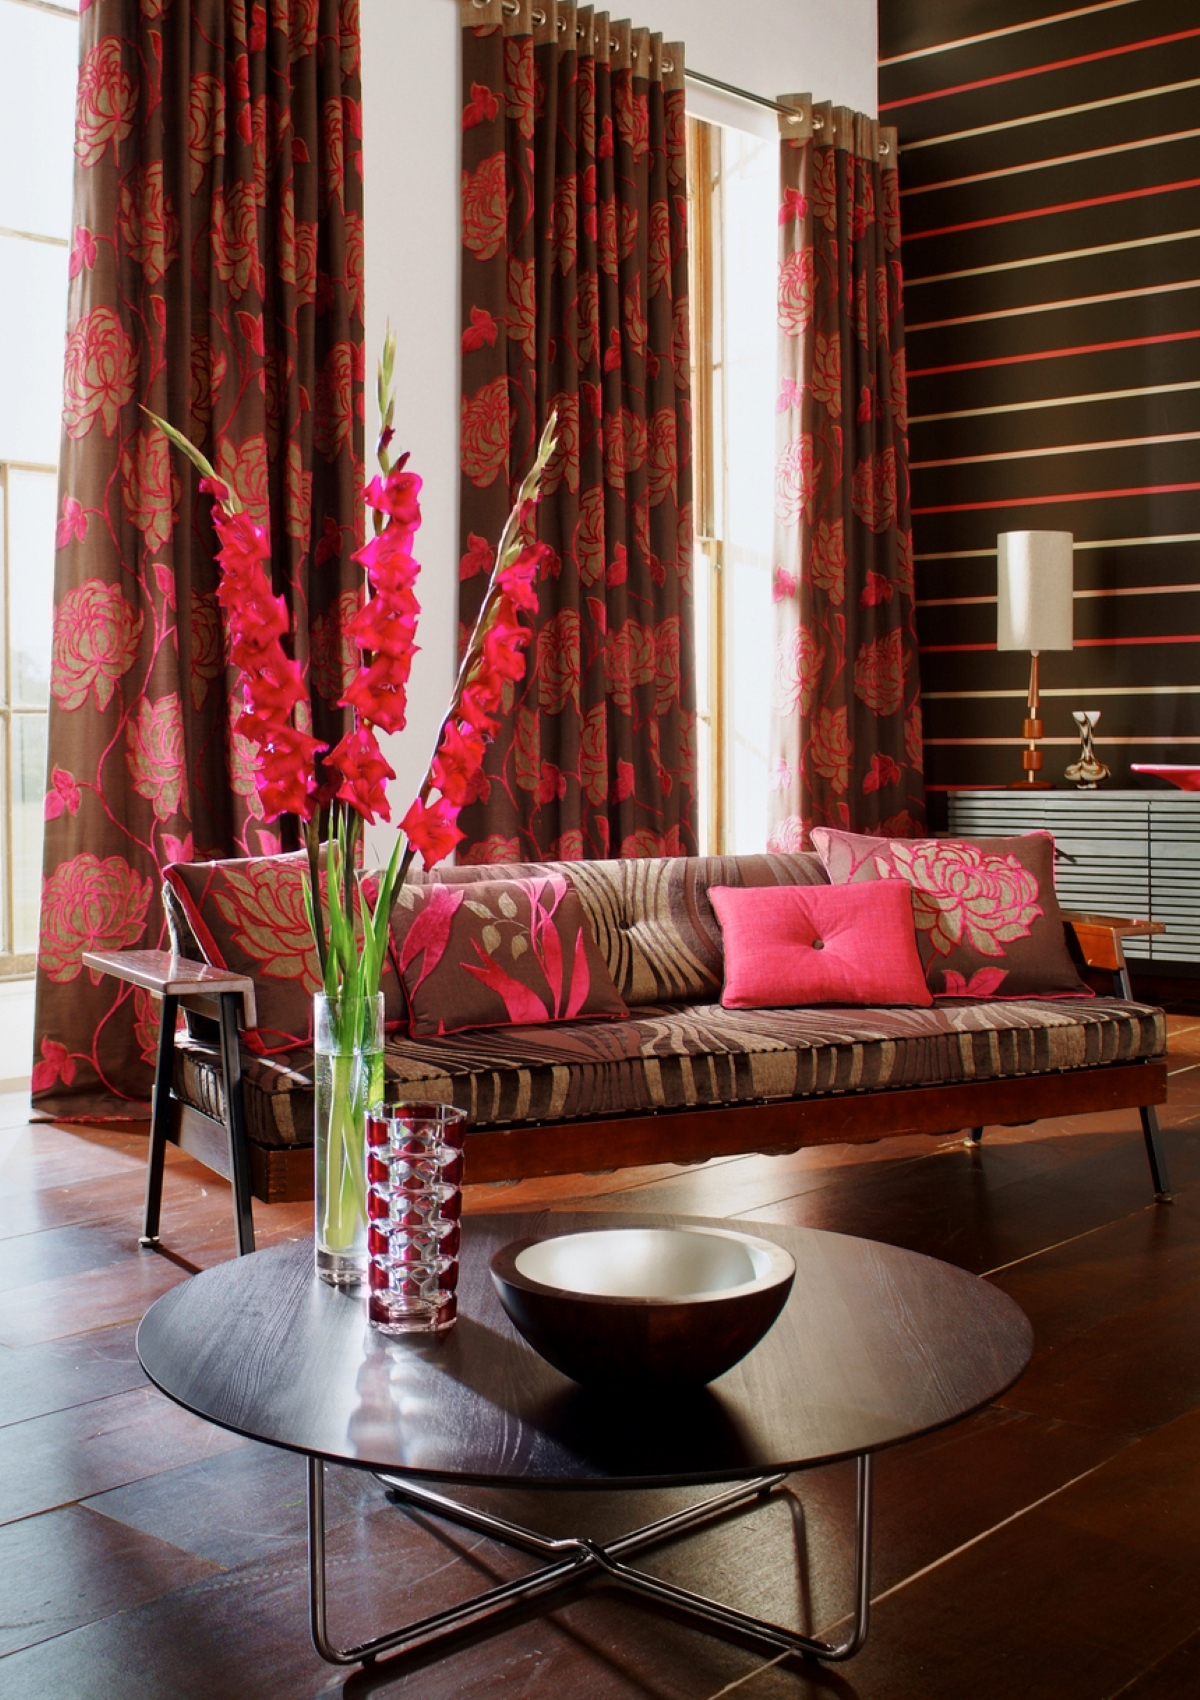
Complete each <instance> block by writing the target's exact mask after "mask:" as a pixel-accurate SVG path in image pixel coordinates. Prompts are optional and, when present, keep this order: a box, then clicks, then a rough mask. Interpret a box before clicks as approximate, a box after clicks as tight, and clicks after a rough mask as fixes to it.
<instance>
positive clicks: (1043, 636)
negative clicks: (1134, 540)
mask: <svg viewBox="0 0 1200 1700" xmlns="http://www.w3.org/2000/svg"><path fill="white" fill-rule="evenodd" d="M1074 545H1075V539H1074V538H1073V537H1072V535H1071V533H1070V532H1069V531H1005V532H1001V534H1000V536H999V537H997V539H996V648H997V649H1027V650H1028V651H1029V652H1030V657H1031V660H1030V668H1029V710H1028V713H1027V714H1026V717H1025V730H1024V734H1023V735H1024V738H1025V741H1026V747H1025V749H1024V750H1023V751H1022V752H1021V766H1022V767H1023V768H1024V769H1025V778H1024V779H1023V780H1016V781H1014V782H1013V785H1012V789H1014V790H1015V789H1020V790H1026V789H1030V788H1032V789H1035V790H1046V791H1048V790H1049V789H1050V784H1049V781H1048V780H1045V779H1039V778H1038V774H1039V772H1040V771H1041V766H1042V752H1041V750H1039V749H1038V747H1037V744H1038V739H1039V738H1040V737H1041V736H1042V721H1041V717H1040V713H1039V709H1040V706H1041V705H1040V702H1039V696H1038V689H1039V683H1038V657H1039V655H1040V654H1041V652H1042V650H1044V649H1072V648H1073V647H1074V610H1073V604H1072V589H1073V582H1074V573H1073V550H1074Z"/></svg>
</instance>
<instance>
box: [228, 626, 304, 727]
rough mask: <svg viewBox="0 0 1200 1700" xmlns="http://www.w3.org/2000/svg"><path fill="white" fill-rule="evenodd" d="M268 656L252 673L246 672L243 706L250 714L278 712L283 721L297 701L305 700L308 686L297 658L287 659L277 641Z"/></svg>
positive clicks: (276, 713)
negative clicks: (293, 659)
mask: <svg viewBox="0 0 1200 1700" xmlns="http://www.w3.org/2000/svg"><path fill="white" fill-rule="evenodd" d="M274 647H275V649H276V650H277V651H278V654H277V655H271V656H269V657H268V658H267V660H266V663H265V664H264V665H263V666H261V667H259V668H258V669H257V670H256V671H255V672H253V673H251V672H247V673H246V677H245V680H244V682H243V686H242V696H243V700H244V701H245V704H246V709H247V711H248V712H249V713H251V714H258V715H277V716H278V717H279V718H280V719H282V720H286V719H287V718H288V716H289V715H290V714H291V712H292V710H293V708H295V706H296V704H297V703H298V702H305V701H306V700H307V698H308V689H307V686H306V685H305V683H304V670H303V668H302V667H301V666H300V663H299V662H298V661H289V660H288V659H287V657H286V656H285V655H284V653H283V651H282V649H280V648H279V645H278V644H276V645H275V646H274Z"/></svg>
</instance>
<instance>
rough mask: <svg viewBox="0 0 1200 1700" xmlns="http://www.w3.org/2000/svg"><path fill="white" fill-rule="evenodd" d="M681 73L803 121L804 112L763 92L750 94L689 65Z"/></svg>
mask: <svg viewBox="0 0 1200 1700" xmlns="http://www.w3.org/2000/svg"><path fill="white" fill-rule="evenodd" d="M683 74H684V76H685V77H686V78H687V80H688V82H689V83H703V84H704V85H705V87H706V88H710V89H721V90H722V91H723V92H724V93H725V94H731V95H734V96H736V98H737V99H738V100H749V101H752V102H753V103H754V105H755V106H765V107H768V108H769V109H770V111H772V112H782V113H783V114H784V116H785V117H786V118H790V119H791V120H792V123H793V124H800V123H802V122H803V119H804V114H803V113H802V112H797V110H796V108H795V107H794V106H783V105H781V104H780V102H779V101H777V100H768V99H767V97H766V95H765V94H751V92H750V90H749V89H739V88H737V87H736V86H735V85H734V84H733V83H723V82H722V81H721V79H720V78H719V77H706V76H705V75H704V73H703V72H702V71H693V70H692V68H691V66H690V65H685V66H684V69H683ZM814 128H815V129H820V128H821V120H820V119H817V120H816V121H815V123H814Z"/></svg>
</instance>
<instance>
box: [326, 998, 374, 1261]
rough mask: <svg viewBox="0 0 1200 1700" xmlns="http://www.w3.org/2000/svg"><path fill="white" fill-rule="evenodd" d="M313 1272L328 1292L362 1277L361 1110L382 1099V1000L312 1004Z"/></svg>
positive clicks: (364, 1233)
mask: <svg viewBox="0 0 1200 1700" xmlns="http://www.w3.org/2000/svg"><path fill="white" fill-rule="evenodd" d="M313 1050H314V1053H315V1054H314V1057H313V1072H314V1074H315V1076H316V1082H315V1084H316V1102H315V1105H314V1113H313V1151H314V1157H315V1161H316V1185H315V1190H314V1197H315V1200H316V1222H315V1228H316V1262H317V1274H318V1275H319V1276H320V1277H321V1279H322V1280H323V1281H328V1282H329V1283H330V1284H331V1285H332V1286H335V1287H357V1286H360V1285H361V1284H362V1283H363V1282H364V1281H365V1280H366V1277H367V1156H366V1117H367V1106H368V1104H373V1103H377V1102H378V1101H379V1099H381V1098H382V1097H383V994H382V993H378V994H377V995H376V996H375V997H373V998H328V997H326V996H325V994H324V992H318V993H317V994H316V995H315V997H314V998H313Z"/></svg>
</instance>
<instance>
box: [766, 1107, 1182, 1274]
mask: <svg viewBox="0 0 1200 1700" xmlns="http://www.w3.org/2000/svg"><path fill="white" fill-rule="evenodd" d="M1151 1199H1152V1194H1151V1192H1150V1189H1149V1177H1148V1174H1147V1171H1146V1161H1145V1153H1144V1149H1143V1145H1142V1140H1141V1136H1140V1134H1139V1135H1138V1136H1137V1138H1136V1142H1135V1140H1134V1139H1133V1138H1132V1137H1129V1138H1125V1137H1121V1136H1116V1135H1095V1136H1089V1137H1087V1138H1086V1140H1085V1139H1083V1138H1079V1137H1074V1138H1064V1139H1052V1140H1040V1141H1036V1142H1030V1143H1027V1144H1022V1145H1005V1144H996V1145H995V1146H993V1147H991V1148H988V1147H987V1145H986V1144H985V1146H984V1148H983V1150H981V1151H968V1150H966V1149H965V1148H962V1147H955V1148H944V1149H942V1150H941V1151H939V1152H938V1153H937V1154H936V1155H934V1156H931V1157H930V1158H929V1159H928V1160H927V1161H925V1162H923V1163H915V1164H913V1163H900V1164H897V1165H895V1166H894V1167H889V1166H888V1165H887V1164H877V1165H874V1166H873V1167H872V1168H871V1170H870V1171H869V1172H866V1171H856V1172H854V1173H852V1174H851V1175H850V1176H849V1177H848V1178H847V1181H846V1183H845V1184H844V1185H838V1186H833V1187H822V1188H820V1189H818V1190H816V1191H813V1192H808V1193H804V1194H803V1195H801V1196H800V1197H798V1198H796V1199H793V1200H790V1201H785V1202H783V1203H778V1204H772V1205H768V1206H765V1207H763V1208H760V1209H755V1210H746V1211H742V1212H740V1213H739V1219H740V1220H742V1221H744V1222H747V1223H750V1222H753V1221H764V1222H768V1221H774V1222H796V1223H800V1224H804V1225H807V1226H809V1227H815V1228H830V1229H833V1230H835V1231H837V1232H841V1233H856V1234H862V1235H865V1236H866V1237H868V1238H874V1239H880V1240H886V1241H888V1242H889V1243H891V1244H896V1245H903V1246H906V1247H908V1248H909V1249H911V1250H914V1251H922V1252H925V1253H927V1254H928V1255H930V1256H932V1257H941V1258H945V1259H946V1261H947V1262H950V1263H956V1264H958V1265H959V1267H960V1268H964V1269H970V1270H972V1271H974V1272H976V1273H983V1272H984V1271H985V1270H989V1269H994V1268H997V1267H1000V1266H1002V1265H1005V1264H1008V1263H1011V1262H1013V1261H1015V1260H1016V1259H1019V1258H1022V1257H1028V1256H1031V1255H1033V1254H1035V1253H1038V1252H1040V1251H1041V1250H1043V1249H1044V1248H1046V1247H1048V1246H1051V1245H1056V1244H1058V1243H1060V1242H1062V1241H1064V1240H1068V1239H1071V1238H1074V1237H1075V1236H1077V1235H1079V1234H1083V1233H1088V1232H1091V1231H1092V1230H1094V1229H1096V1228H1098V1227H1101V1226H1103V1225H1104V1224H1106V1223H1109V1222H1113V1221H1116V1220H1120V1219H1121V1218H1123V1217H1125V1216H1128V1215H1131V1214H1133V1213H1135V1212H1140V1211H1142V1210H1144V1209H1145V1208H1146V1207H1147V1206H1148V1205H1149V1204H1150V1202H1151Z"/></svg>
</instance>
